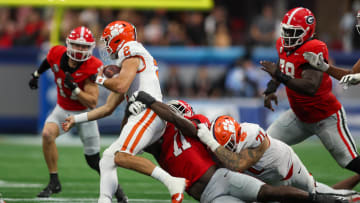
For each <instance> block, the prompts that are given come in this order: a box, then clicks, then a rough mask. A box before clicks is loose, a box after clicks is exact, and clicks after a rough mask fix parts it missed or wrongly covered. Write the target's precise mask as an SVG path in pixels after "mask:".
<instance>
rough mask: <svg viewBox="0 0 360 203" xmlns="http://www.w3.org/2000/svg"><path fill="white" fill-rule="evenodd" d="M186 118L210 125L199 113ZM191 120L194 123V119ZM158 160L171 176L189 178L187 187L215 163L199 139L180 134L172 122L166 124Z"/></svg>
mask: <svg viewBox="0 0 360 203" xmlns="http://www.w3.org/2000/svg"><path fill="white" fill-rule="evenodd" d="M188 119H189V120H198V121H200V122H201V123H204V124H206V125H207V126H209V125H210V122H209V120H208V119H207V118H206V117H205V116H203V115H201V114H197V115H194V116H192V117H190V118H188ZM192 122H193V123H194V125H196V123H195V122H194V121H192ZM158 162H159V164H160V166H161V167H162V168H163V169H165V170H166V171H168V172H169V173H170V174H171V175H172V176H177V177H184V178H186V179H187V180H189V181H190V182H189V185H188V187H187V188H190V187H191V185H192V184H193V183H194V182H196V181H197V180H198V179H199V178H200V177H201V176H202V175H203V174H204V173H205V172H206V171H207V170H208V169H209V168H210V167H211V166H213V165H215V162H214V161H213V160H212V158H211V156H210V153H209V152H208V151H207V149H206V147H205V146H204V145H203V144H202V143H201V142H200V141H199V140H197V139H195V138H190V137H186V135H185V136H184V135H182V134H181V132H180V131H179V130H178V129H177V128H176V127H175V126H174V125H173V124H172V123H167V125H166V130H165V132H164V134H163V143H162V145H161V154H160V157H159V159H158ZM194 163H196V164H194ZM184 174H186V175H185V176H184Z"/></svg>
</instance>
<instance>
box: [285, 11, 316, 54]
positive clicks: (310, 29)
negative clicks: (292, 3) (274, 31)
mask: <svg viewBox="0 0 360 203" xmlns="http://www.w3.org/2000/svg"><path fill="white" fill-rule="evenodd" d="M315 26H316V22H315V16H314V15H313V13H312V12H311V11H310V10H309V9H306V8H302V7H297V8H294V9H291V10H290V11H288V12H287V13H286V14H285V16H284V18H283V20H282V22H281V32H280V37H281V42H282V45H283V47H285V48H289V49H292V48H295V47H296V46H299V45H302V44H303V43H304V42H306V41H307V40H309V39H310V38H312V37H313V36H314V34H315Z"/></svg>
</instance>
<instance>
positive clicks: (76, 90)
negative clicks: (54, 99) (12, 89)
mask: <svg viewBox="0 0 360 203" xmlns="http://www.w3.org/2000/svg"><path fill="white" fill-rule="evenodd" d="M72 92H73V94H75V95H78V94H80V92H81V89H80V88H79V87H76V88H75V89H74V90H73V91H72Z"/></svg>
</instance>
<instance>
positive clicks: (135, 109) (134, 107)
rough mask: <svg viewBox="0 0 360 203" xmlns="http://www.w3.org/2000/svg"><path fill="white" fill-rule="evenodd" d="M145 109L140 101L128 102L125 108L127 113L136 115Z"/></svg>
mask: <svg viewBox="0 0 360 203" xmlns="http://www.w3.org/2000/svg"><path fill="white" fill-rule="evenodd" d="M145 109H146V105H145V104H143V103H141V102H140V101H134V102H129V105H128V107H127V109H126V110H127V111H128V112H129V115H130V114H132V115H134V116H136V115H138V114H140V113H141V112H142V111H144V110H145Z"/></svg>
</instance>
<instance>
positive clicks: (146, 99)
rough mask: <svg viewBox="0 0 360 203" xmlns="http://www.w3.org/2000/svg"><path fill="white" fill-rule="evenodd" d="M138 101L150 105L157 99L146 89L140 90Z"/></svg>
mask: <svg viewBox="0 0 360 203" xmlns="http://www.w3.org/2000/svg"><path fill="white" fill-rule="evenodd" d="M136 100H137V101H141V102H142V103H143V104H145V105H146V106H147V107H150V106H151V104H153V103H154V102H155V101H156V99H155V98H154V97H152V96H151V95H149V94H148V93H146V92H144V91H140V92H139V94H138V95H137V97H136Z"/></svg>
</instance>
